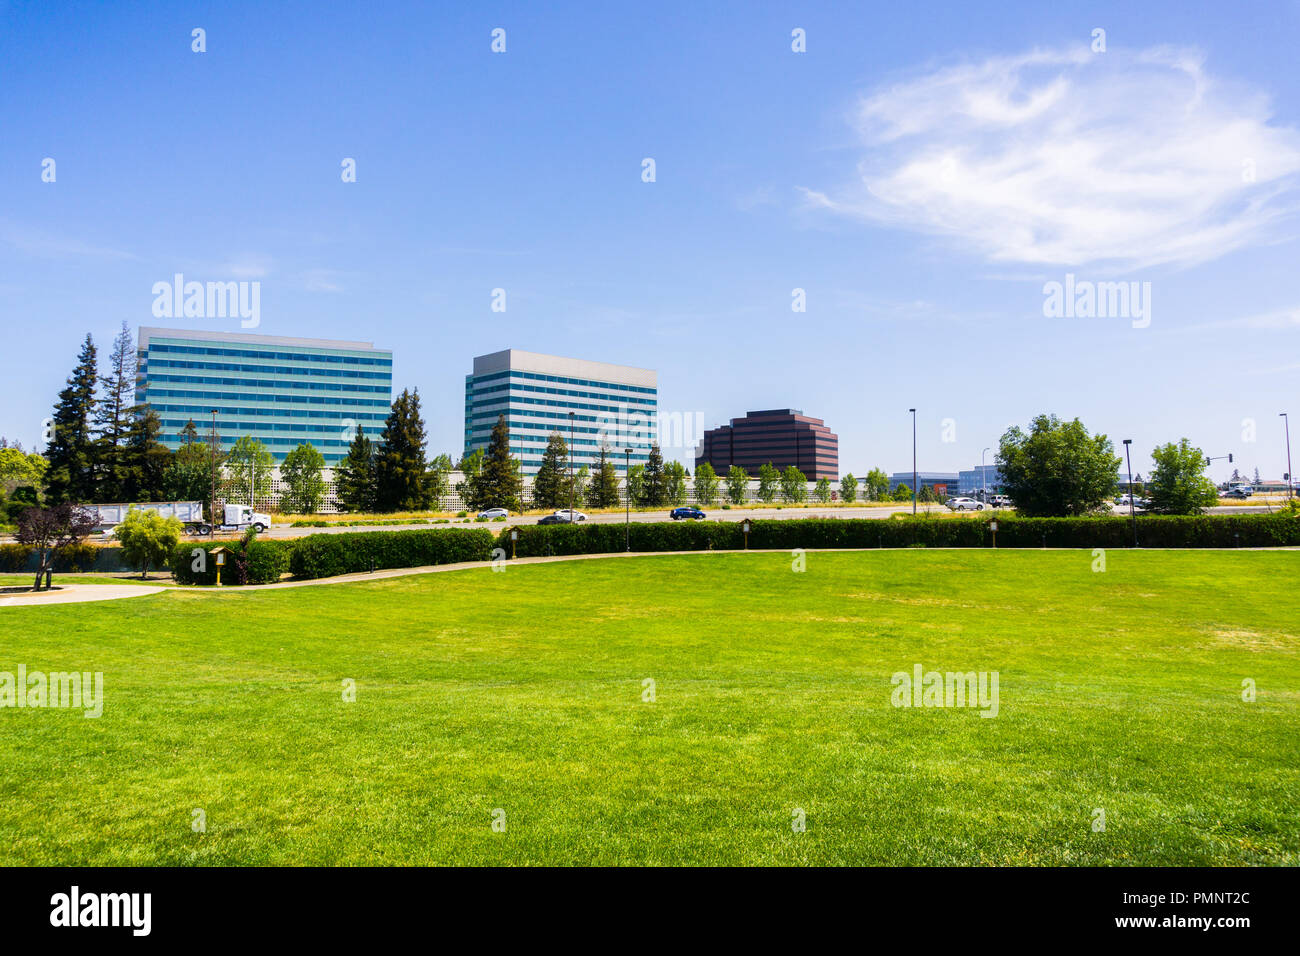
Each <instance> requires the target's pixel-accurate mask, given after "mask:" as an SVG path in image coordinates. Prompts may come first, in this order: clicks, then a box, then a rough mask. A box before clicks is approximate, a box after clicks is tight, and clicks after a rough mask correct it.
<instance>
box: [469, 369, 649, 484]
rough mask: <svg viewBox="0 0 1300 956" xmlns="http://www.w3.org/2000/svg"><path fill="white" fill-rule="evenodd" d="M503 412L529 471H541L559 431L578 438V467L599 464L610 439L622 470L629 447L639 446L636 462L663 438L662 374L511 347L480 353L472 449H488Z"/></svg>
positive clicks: (473, 383) (472, 394)
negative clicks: (552, 438)
mask: <svg viewBox="0 0 1300 956" xmlns="http://www.w3.org/2000/svg"><path fill="white" fill-rule="evenodd" d="M570 413H573V419H572V421H570V419H569V414H570ZM500 415H504V416H505V417H506V425H507V426H508V427H509V428H510V453H511V454H512V455H514V456H515V457H516V458H518V459H519V460H520V461H521V462H522V464H523V472H524V474H525V475H535V474H537V469H538V468H539V467H541V464H542V453H543V452H544V451H545V450H546V442H547V439H549V438H550V436H551V434H552V433H553V432H559V433H560V434H561V435H562V436H564V441H565V443H566V444H571V448H572V456H573V463H574V467H575V468H581V467H582V466H583V465H586V466H587V467H588V468H589V469H590V470H591V471H593V472H594V471H595V464H596V461H597V459H598V457H599V452H600V446H601V445H602V444H604V445H606V446H607V447H608V448H609V452H610V460H611V461H612V462H613V463H614V465H615V467H616V468H617V469H618V470H619V471H620V472H621V471H623V470H624V464H625V457H624V454H623V449H625V448H631V449H632V455H631V458H630V464H632V465H638V464H645V462H646V460H647V458H648V457H649V452H650V446H651V445H652V444H653V443H654V442H655V441H657V440H658V418H659V379H658V376H657V375H656V373H654V372H652V371H650V370H649V369H643V368H632V367H630V366H627V365H610V364H608V363H606V362H591V361H587V360H586V359H570V358H560V357H559V356H556V355H542V354H539V353H537V352H524V351H521V350H519V349H505V350H504V351H501V352H493V353H491V354H490V355H480V356H478V357H477V358H475V359H474V371H473V373H472V374H470V375H466V376H465V454H469V453H470V452H472V451H474V450H475V449H484V450H486V448H487V446H488V441H489V439H490V438H491V437H492V426H493V425H495V424H496V422H497V417H498V416H500ZM570 428H572V436H573V437H572V442H571V443H570Z"/></svg>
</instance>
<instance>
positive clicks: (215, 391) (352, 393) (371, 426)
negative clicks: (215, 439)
mask: <svg viewBox="0 0 1300 956" xmlns="http://www.w3.org/2000/svg"><path fill="white" fill-rule="evenodd" d="M138 358H139V371H138V374H137V378H136V401H137V402H139V403H141V404H147V405H149V407H151V408H152V409H153V410H154V411H155V412H157V414H158V417H159V419H161V421H162V436H161V439H160V440H161V441H162V443H163V444H164V445H166V446H167V447H168V448H171V449H175V448H178V447H179V446H180V444H181V442H182V440H183V439H182V437H181V431H182V429H184V428H185V425H186V423H187V422H189V421H191V420H192V421H193V422H194V424H195V426H196V427H197V428H198V432H199V436H200V438H201V439H203V440H206V439H207V436H208V434H209V432H210V430H211V428H212V412H213V411H214V410H215V411H216V413H217V415H216V427H217V434H218V435H219V436H220V438H221V442H222V444H223V446H224V447H226V448H229V447H230V446H231V445H232V444H234V442H235V441H236V440H238V439H239V438H242V437H244V436H245V435H248V436H251V437H252V438H255V439H257V440H258V441H260V442H261V443H262V444H263V445H265V446H266V447H267V449H268V450H269V451H270V452H271V454H272V455H273V456H274V457H275V461H276V464H277V465H278V464H279V463H280V462H281V461H283V460H284V456H285V455H286V454H288V453H289V452H290V451H292V450H293V449H294V448H296V447H298V445H300V444H303V443H307V444H311V445H313V446H315V448H316V450H317V451H319V452H320V453H321V455H322V456H324V458H325V464H326V465H329V466H331V467H332V466H333V465H335V464H337V463H338V462H339V461H340V460H341V459H342V458H343V457H344V456H346V455H347V449H348V444H349V443H350V440H351V434H352V431H353V430H354V429H355V428H358V427H360V428H363V429H365V432H366V434H367V435H369V436H371V437H372V439H373V438H375V437H377V436H378V435H379V432H380V431H381V430H382V429H383V427H384V419H385V418H387V417H388V412H389V409H390V408H391V406H392V401H393V353H392V352H387V351H384V350H382V349H376V348H375V347H374V346H373V345H372V344H371V343H370V342H341V341H335V340H331V339H299V338H284V337H281V336H274V335H253V334H250V333H242V332H210V331H182V330H179V329H157V328H143V327H142V328H141V329H140V341H139V347H138Z"/></svg>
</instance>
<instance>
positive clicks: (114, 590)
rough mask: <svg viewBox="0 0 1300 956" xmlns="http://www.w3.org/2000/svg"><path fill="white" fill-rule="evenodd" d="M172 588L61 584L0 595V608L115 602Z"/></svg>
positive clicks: (133, 585) (141, 585)
mask: <svg viewBox="0 0 1300 956" xmlns="http://www.w3.org/2000/svg"><path fill="white" fill-rule="evenodd" d="M169 590H172V589H171V588H165V587H150V586H148V585H146V584H61V585H59V586H58V588H57V589H56V590H53V591H40V592H38V593H33V592H29V593H27V594H0V607H30V606H33V605H38V604H83V603H85V602H86V601H114V600H117V599H118V598H129V597H140V596H141V595H145V594H157V593H158V592H159V591H169Z"/></svg>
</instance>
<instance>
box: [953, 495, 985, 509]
mask: <svg viewBox="0 0 1300 956" xmlns="http://www.w3.org/2000/svg"><path fill="white" fill-rule="evenodd" d="M944 504H945V505H947V507H948V509H949V510H950V511H983V510H984V509H985V508H986V507H988V506H987V505H985V504H984V502H982V501H976V500H975V499H974V498H949V499H948V500H947V501H945V502H944Z"/></svg>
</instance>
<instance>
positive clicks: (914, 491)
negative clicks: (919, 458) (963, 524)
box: [908, 408, 929, 515]
mask: <svg viewBox="0 0 1300 956" xmlns="http://www.w3.org/2000/svg"><path fill="white" fill-rule="evenodd" d="M908 411H909V412H911V413H912V514H913V515H915V514H916V409H915V408H909V409H908ZM926 514H929V512H928V511H927V512H926Z"/></svg>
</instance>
